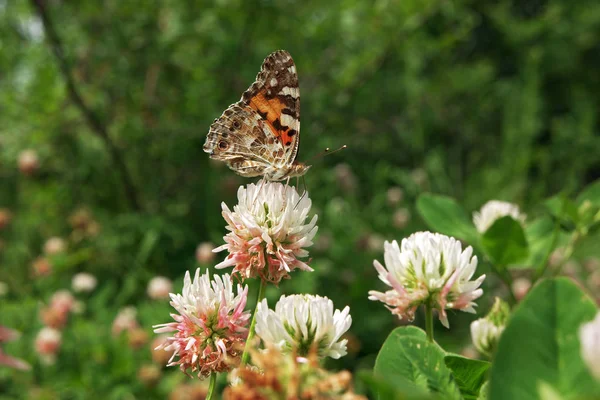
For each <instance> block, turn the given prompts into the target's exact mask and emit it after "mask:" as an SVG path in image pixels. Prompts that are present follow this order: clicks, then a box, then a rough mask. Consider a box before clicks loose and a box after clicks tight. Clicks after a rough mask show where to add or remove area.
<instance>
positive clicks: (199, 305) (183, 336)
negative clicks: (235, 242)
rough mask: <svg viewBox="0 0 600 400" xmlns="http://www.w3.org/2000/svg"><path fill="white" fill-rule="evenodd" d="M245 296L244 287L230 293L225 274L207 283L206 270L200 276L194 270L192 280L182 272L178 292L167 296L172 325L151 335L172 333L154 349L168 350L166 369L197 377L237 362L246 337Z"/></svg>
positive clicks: (198, 272) (247, 313)
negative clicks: (171, 311)
mask: <svg viewBox="0 0 600 400" xmlns="http://www.w3.org/2000/svg"><path fill="white" fill-rule="evenodd" d="M247 297H248V287H247V286H246V287H244V288H242V286H241V285H238V286H237V294H234V291H233V284H232V283H231V278H230V276H229V275H228V274H225V275H223V276H222V277H221V276H218V275H215V276H214V277H213V279H212V280H211V279H210V276H209V273H208V271H207V272H206V273H205V274H204V275H200V269H197V270H196V275H195V276H194V280H193V281H192V279H191V277H190V274H189V272H186V274H185V278H184V281H183V290H182V293H181V294H173V293H172V294H171V303H170V304H171V306H173V308H175V310H177V313H176V314H175V313H174V314H171V317H173V319H174V320H175V322H170V323H166V324H160V325H155V326H154V328H155V329H154V332H155V333H166V332H169V333H170V332H174V334H173V336H170V337H168V338H166V340H165V341H164V342H163V343H162V344H161V345H159V346H158V347H157V348H156V350H160V349H164V350H166V351H172V352H173V355H172V357H171V359H170V360H169V363H168V364H167V365H168V366H172V365H179V368H180V369H181V370H182V371H183V372H186V373H187V371H188V370H191V372H197V373H198V376H199V377H208V376H209V375H210V374H211V373H213V372H224V371H229V370H230V369H231V368H233V367H235V366H236V365H237V364H238V363H239V360H240V356H241V352H242V350H243V346H244V343H245V340H246V337H247V335H248V329H247V325H248V320H249V318H250V313H249V312H247V311H245V310H244V307H245V306H246V300H247ZM175 358H177V360H175Z"/></svg>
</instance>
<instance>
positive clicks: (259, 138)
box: [204, 50, 300, 176]
mask: <svg viewBox="0 0 600 400" xmlns="http://www.w3.org/2000/svg"><path fill="white" fill-rule="evenodd" d="M299 131H300V94H299V90H298V76H297V74H296V66H295V65H294V61H293V60H292V57H291V56H290V55H289V53H288V52H286V51H283V50H280V51H276V52H274V53H272V54H270V55H269V56H268V57H267V58H266V59H265V61H264V62H263V65H262V68H261V71H260V72H259V73H258V75H257V77H256V81H255V82H254V83H253V84H252V85H251V86H250V88H248V90H246V91H245V92H244V94H243V95H242V98H241V100H240V101H239V102H237V103H235V104H232V105H231V106H229V107H228V108H227V109H226V110H225V112H224V113H223V115H221V117H219V118H218V119H216V120H215V121H214V122H213V124H212V125H211V127H210V130H209V132H208V136H207V138H206V143H205V144H204V151H205V152H207V153H209V154H210V155H211V158H214V159H217V160H222V161H225V162H226V163H227V165H228V166H229V167H230V168H231V169H233V170H234V171H236V172H237V173H239V174H240V175H242V176H259V175H263V174H264V171H265V170H266V169H267V168H270V167H271V168H273V167H274V168H282V167H289V166H290V165H291V164H292V163H293V162H294V160H295V158H296V154H297V151H298V143H299V141H298V138H299Z"/></svg>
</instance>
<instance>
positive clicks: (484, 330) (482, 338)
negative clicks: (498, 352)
mask: <svg viewBox="0 0 600 400" xmlns="http://www.w3.org/2000/svg"><path fill="white" fill-rule="evenodd" d="M509 316H510V308H509V307H508V304H506V303H505V302H503V301H502V300H501V299H500V298H499V297H496V300H495V302H494V305H493V306H492V309H491V310H490V312H489V313H488V315H486V316H485V318H479V319H478V320H476V321H473V322H472V323H471V338H472V340H473V345H474V346H475V348H476V349H477V350H478V351H479V352H480V353H482V354H485V355H487V356H491V355H492V354H493V352H494V350H495V349H496V346H497V345H498V341H499V340H500V335H501V334H502V331H504V327H505V325H506V322H507V321H508V317H509Z"/></svg>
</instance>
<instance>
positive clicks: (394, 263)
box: [369, 232, 485, 327]
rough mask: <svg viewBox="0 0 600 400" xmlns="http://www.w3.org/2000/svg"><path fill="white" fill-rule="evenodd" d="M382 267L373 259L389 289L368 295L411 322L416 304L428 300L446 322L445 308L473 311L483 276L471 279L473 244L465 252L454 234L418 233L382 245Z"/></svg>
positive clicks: (473, 266) (373, 291) (472, 271)
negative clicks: (399, 240)
mask: <svg viewBox="0 0 600 400" xmlns="http://www.w3.org/2000/svg"><path fill="white" fill-rule="evenodd" d="M384 260H385V267H384V266H383V265H381V263H379V261H377V260H375V261H374V263H373V265H374V266H375V269H376V270H377V272H378V273H379V279H381V281H382V282H383V283H385V284H386V285H388V286H390V287H391V289H390V290H388V291H386V292H378V291H375V290H371V291H369V300H376V301H381V302H382V303H384V304H385V305H386V306H387V308H388V309H389V310H390V311H391V312H392V313H393V314H394V315H397V316H398V318H400V319H407V320H409V321H412V320H413V319H414V315H415V311H416V309H417V307H419V306H420V305H422V304H430V305H431V306H432V307H433V308H435V309H437V310H438V313H439V318H440V321H441V322H442V324H443V325H444V326H445V327H449V325H448V318H447V315H446V311H445V310H446V309H456V310H461V311H466V312H471V313H474V312H475V309H474V306H475V305H476V304H475V303H474V302H473V300H476V299H477V298H479V297H480V296H481V295H482V294H483V290H482V289H480V288H479V286H480V285H481V283H482V282H483V280H484V279H485V275H482V276H480V277H479V278H477V279H476V280H474V281H471V280H470V279H471V278H472V277H473V274H474V273H475V269H476V268H477V257H476V256H473V248H472V247H471V246H469V247H467V248H466V249H465V250H464V251H463V250H462V246H461V244H460V242H459V241H458V240H456V239H454V238H452V237H448V236H445V235H441V234H439V233H431V232H417V233H414V234H412V235H410V236H409V237H408V238H406V239H403V240H402V243H401V245H398V242H396V241H395V240H394V241H393V242H391V243H390V242H385V244H384Z"/></svg>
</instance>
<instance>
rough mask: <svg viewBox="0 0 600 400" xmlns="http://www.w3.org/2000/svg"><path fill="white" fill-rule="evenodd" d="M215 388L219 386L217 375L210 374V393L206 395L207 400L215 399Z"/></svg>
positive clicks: (214, 373)
mask: <svg viewBox="0 0 600 400" xmlns="http://www.w3.org/2000/svg"><path fill="white" fill-rule="evenodd" d="M215 386H217V373H216V372H213V373H212V374H210V383H209V384H208V393H207V394H206V400H211V399H212V397H213V393H214V391H215Z"/></svg>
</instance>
